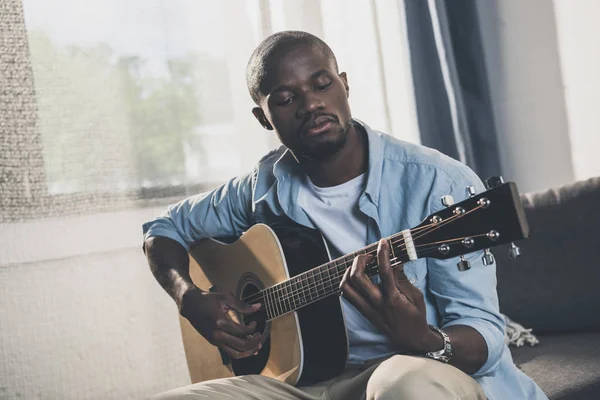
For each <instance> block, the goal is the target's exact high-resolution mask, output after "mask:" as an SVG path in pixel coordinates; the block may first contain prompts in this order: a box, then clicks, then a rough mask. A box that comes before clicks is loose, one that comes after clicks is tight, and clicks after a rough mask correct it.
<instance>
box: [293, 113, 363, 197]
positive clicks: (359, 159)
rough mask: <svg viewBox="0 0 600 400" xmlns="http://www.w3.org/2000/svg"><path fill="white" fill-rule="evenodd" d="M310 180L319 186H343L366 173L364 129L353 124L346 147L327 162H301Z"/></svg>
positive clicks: (305, 160)
mask: <svg viewBox="0 0 600 400" xmlns="http://www.w3.org/2000/svg"><path fill="white" fill-rule="evenodd" d="M301 164H302V166H303V167H304V170H305V172H306V174H307V175H308V176H309V178H310V180H311V181H312V182H313V183H314V184H315V185H317V186H320V187H329V186H337V185H341V184H342V183H344V182H348V181H349V180H352V179H354V178H356V177H357V176H359V175H360V174H362V173H364V172H365V171H366V170H367V167H368V141H367V137H366V135H365V134H364V133H363V132H362V128H359V127H357V126H356V125H354V124H352V126H351V128H350V130H349V131H348V139H347V141H346V145H345V146H344V147H343V148H341V149H340V151H338V152H337V153H335V154H334V155H332V156H331V157H329V158H328V159H327V160H321V161H315V160H308V159H304V160H302V162H301Z"/></svg>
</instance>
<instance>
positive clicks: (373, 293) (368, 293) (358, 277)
mask: <svg viewBox="0 0 600 400" xmlns="http://www.w3.org/2000/svg"><path fill="white" fill-rule="evenodd" d="M372 260H373V257H372V256H370V255H363V254H361V255H359V256H357V257H356V258H355V259H354V262H353V263H352V267H350V268H349V269H350V273H349V274H350V276H349V280H350V281H351V283H352V286H353V287H354V288H355V289H356V290H358V291H360V293H361V294H362V295H363V297H365V298H366V299H367V300H368V301H370V302H371V304H372V305H373V306H375V307H378V306H379V305H380V304H381V298H382V296H381V290H380V289H379V287H378V286H377V285H375V284H374V283H373V282H371V279H370V278H369V277H368V276H367V274H366V273H365V270H366V267H367V264H368V263H369V262H371V261H372Z"/></svg>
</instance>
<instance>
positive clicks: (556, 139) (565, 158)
mask: <svg viewBox="0 0 600 400" xmlns="http://www.w3.org/2000/svg"><path fill="white" fill-rule="evenodd" d="M477 5H478V8H479V13H480V17H481V30H482V38H483V46H484V53H485V57H486V64H487V70H488V74H489V80H490V83H491V95H492V105H493V108H494V118H495V122H496V126H497V131H498V136H499V138H498V139H499V140H498V142H499V143H498V144H499V147H500V152H501V154H500V156H501V162H502V166H503V168H504V170H505V173H504V175H505V178H506V179H508V180H514V181H515V182H517V184H518V185H519V188H520V189H521V191H530V190H538V189H545V188H548V187H553V186H557V185H561V184H564V183H568V182H571V181H573V180H574V179H575V175H574V172H573V163H572V155H571V141H570V137H569V134H568V132H569V125H568V117H567V109H566V105H565V99H564V87H563V83H562V75H561V70H560V59H559V52H558V44H557V38H556V24H555V18H554V7H553V3H552V2H550V1H548V0H528V1H522V0H488V1H478V2H477Z"/></svg>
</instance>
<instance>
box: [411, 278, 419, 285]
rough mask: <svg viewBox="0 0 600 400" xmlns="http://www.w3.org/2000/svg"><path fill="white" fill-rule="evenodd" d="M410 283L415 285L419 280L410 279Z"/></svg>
mask: <svg viewBox="0 0 600 400" xmlns="http://www.w3.org/2000/svg"><path fill="white" fill-rule="evenodd" d="M409 282H410V283H412V284H413V285H414V284H415V283H417V280H416V279H415V278H410V281H409Z"/></svg>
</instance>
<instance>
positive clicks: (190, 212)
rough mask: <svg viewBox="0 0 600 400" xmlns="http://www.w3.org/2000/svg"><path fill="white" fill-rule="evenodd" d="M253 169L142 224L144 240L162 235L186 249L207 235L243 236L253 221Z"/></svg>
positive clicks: (169, 208)
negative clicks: (251, 171)
mask: <svg viewBox="0 0 600 400" xmlns="http://www.w3.org/2000/svg"><path fill="white" fill-rule="evenodd" d="M252 177H253V173H250V174H247V175H242V176H240V177H236V178H233V179H231V180H229V181H228V182H226V183H224V184H223V185H221V186H219V187H217V188H216V189H213V190H211V191H209V192H206V193H202V194H198V195H196V196H192V197H189V198H187V199H185V200H183V201H181V202H179V203H176V204H173V205H171V206H169V207H168V208H167V210H166V211H165V212H164V213H162V214H161V215H160V216H159V217H157V218H156V219H154V220H152V221H148V222H146V223H144V224H143V225H142V232H143V235H144V241H145V240H146V239H148V238H150V237H154V236H162V237H167V238H170V239H173V240H175V241H176V242H178V243H179V244H181V245H182V246H183V247H184V248H185V249H186V250H189V248H190V246H191V245H192V244H193V243H194V242H196V241H198V240H200V239H203V238H207V237H226V236H240V235H241V234H242V232H244V231H245V230H247V229H248V228H249V227H250V226H251V225H252V221H251V220H252V217H251V216H252Z"/></svg>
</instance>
